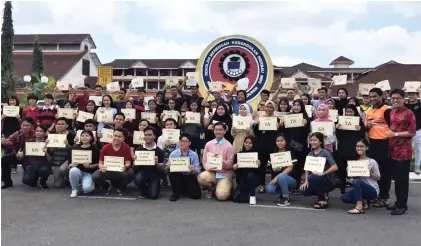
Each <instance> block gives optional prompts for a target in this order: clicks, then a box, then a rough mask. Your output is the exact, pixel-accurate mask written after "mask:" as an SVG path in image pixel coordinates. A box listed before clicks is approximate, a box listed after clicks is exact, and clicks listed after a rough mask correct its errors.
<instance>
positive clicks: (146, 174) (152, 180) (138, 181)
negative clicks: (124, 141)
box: [133, 127, 165, 199]
mask: <svg viewBox="0 0 421 246" xmlns="http://www.w3.org/2000/svg"><path fill="white" fill-rule="evenodd" d="M143 133H144V135H145V139H144V140H145V143H144V144H143V145H141V146H139V147H138V148H137V149H136V151H135V153H138V155H140V154H145V156H143V155H142V156H135V158H134V159H135V160H134V161H135V163H134V167H133V169H134V171H135V175H134V180H133V182H134V184H135V185H136V186H137V187H138V188H139V198H148V199H157V198H158V197H159V192H160V187H159V182H160V180H161V177H162V173H163V172H164V171H165V164H164V152H163V151H162V149H161V148H159V147H158V146H157V145H156V144H155V138H156V132H155V129H154V128H152V127H146V128H145V129H144V130H143ZM139 152H140V153H139ZM151 152H153V154H152V155H153V157H154V158H153V159H152V158H148V156H147V155H149V154H150V153H151Z"/></svg>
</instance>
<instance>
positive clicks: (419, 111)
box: [405, 102, 421, 131]
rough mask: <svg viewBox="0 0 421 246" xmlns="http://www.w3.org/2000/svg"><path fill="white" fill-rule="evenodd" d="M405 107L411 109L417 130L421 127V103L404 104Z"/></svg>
mask: <svg viewBox="0 0 421 246" xmlns="http://www.w3.org/2000/svg"><path fill="white" fill-rule="evenodd" d="M405 107H406V108H408V109H409V110H411V111H412V113H414V115H415V120H416V122H417V131H418V130H419V129H421V103H420V102H417V103H415V104H405Z"/></svg>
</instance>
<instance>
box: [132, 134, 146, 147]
mask: <svg viewBox="0 0 421 246" xmlns="http://www.w3.org/2000/svg"><path fill="white" fill-rule="evenodd" d="M144 143H145V134H144V133H143V132H142V131H134V132H133V144H136V145H143V144H144Z"/></svg>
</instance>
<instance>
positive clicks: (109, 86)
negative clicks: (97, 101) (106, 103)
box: [107, 82, 120, 92]
mask: <svg viewBox="0 0 421 246" xmlns="http://www.w3.org/2000/svg"><path fill="white" fill-rule="evenodd" d="M107 91H109V92H116V91H120V84H119V83H118V82H112V83H109V84H107Z"/></svg>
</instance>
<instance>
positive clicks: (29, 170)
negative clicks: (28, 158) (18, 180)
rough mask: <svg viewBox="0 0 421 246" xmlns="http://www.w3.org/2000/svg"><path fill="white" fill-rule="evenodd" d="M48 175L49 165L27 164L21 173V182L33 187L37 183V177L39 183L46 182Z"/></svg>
mask: <svg viewBox="0 0 421 246" xmlns="http://www.w3.org/2000/svg"><path fill="white" fill-rule="evenodd" d="M49 175H50V167H49V166H47V165H45V166H33V165H29V166H27V167H26V169H25V172H24V173H23V177H22V183H24V184H26V185H29V186H32V187H35V186H36V185H37V184H38V178H39V179H40V183H45V182H47V179H48V176H49Z"/></svg>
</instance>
